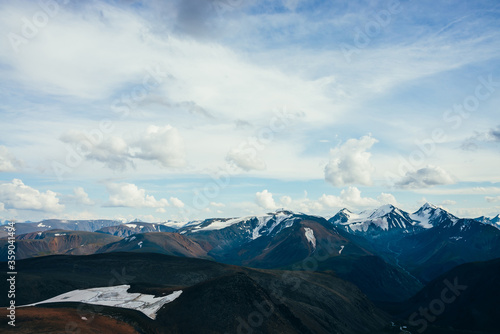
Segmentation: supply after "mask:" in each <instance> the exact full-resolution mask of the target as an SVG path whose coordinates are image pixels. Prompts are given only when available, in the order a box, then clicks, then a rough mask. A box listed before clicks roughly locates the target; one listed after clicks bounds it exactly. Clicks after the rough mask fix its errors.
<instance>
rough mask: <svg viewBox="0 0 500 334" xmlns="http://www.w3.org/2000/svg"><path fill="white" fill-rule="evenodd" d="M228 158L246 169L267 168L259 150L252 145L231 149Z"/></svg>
mask: <svg viewBox="0 0 500 334" xmlns="http://www.w3.org/2000/svg"><path fill="white" fill-rule="evenodd" d="M226 160H227V161H228V162H231V163H234V164H235V165H236V166H238V167H239V168H241V169H243V170H245V171H250V170H265V169H266V163H265V162H264V160H262V159H261V158H260V157H259V156H258V154H257V150H256V149H255V148H254V147H251V146H244V147H237V148H233V149H231V150H230V151H229V152H228V154H227V156H226Z"/></svg>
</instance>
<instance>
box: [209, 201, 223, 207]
mask: <svg viewBox="0 0 500 334" xmlns="http://www.w3.org/2000/svg"><path fill="white" fill-rule="evenodd" d="M210 205H211V206H215V207H216V208H223V207H225V206H226V205H225V204H224V203H219V202H210Z"/></svg>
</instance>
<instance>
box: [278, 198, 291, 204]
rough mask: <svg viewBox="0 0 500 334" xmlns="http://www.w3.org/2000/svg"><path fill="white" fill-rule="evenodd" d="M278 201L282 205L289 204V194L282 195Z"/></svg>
mask: <svg viewBox="0 0 500 334" xmlns="http://www.w3.org/2000/svg"><path fill="white" fill-rule="evenodd" d="M280 202H281V204H283V205H284V206H289V205H290V204H291V203H292V198H291V197H290V196H282V197H281V198H280Z"/></svg>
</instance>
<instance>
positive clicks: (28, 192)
mask: <svg viewBox="0 0 500 334" xmlns="http://www.w3.org/2000/svg"><path fill="white" fill-rule="evenodd" d="M0 203H3V206H4V208H5V209H20V210H36V211H44V212H60V211H62V210H63V209H64V205H62V204H60V203H59V198H58V197H57V194H56V193H55V192H53V191H51V190H47V191H46V192H40V191H39V190H37V189H34V188H31V187H30V186H27V185H25V184H24V183H23V181H21V180H19V179H13V180H12V181H11V182H10V183H3V184H0Z"/></svg>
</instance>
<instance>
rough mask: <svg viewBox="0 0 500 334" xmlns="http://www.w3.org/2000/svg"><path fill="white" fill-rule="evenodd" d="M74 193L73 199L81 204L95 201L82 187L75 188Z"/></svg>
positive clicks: (92, 203) (89, 203)
mask: <svg viewBox="0 0 500 334" xmlns="http://www.w3.org/2000/svg"><path fill="white" fill-rule="evenodd" d="M73 193H74V195H73V196H72V197H73V199H75V201H76V202H77V203H79V204H84V205H94V204H95V203H94V201H92V200H91V199H90V198H89V194H87V193H86V192H85V190H84V189H83V188H82V187H77V188H75V189H73Z"/></svg>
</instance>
